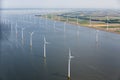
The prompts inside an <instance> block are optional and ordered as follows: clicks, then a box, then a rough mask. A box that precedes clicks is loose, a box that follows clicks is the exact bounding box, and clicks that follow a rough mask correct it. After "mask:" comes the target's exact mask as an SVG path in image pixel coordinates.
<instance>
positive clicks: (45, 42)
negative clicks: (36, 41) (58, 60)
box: [44, 36, 49, 58]
mask: <svg viewBox="0 0 120 80" xmlns="http://www.w3.org/2000/svg"><path fill="white" fill-rule="evenodd" d="M47 44H49V42H47V41H46V38H45V36H44V58H46V45H47Z"/></svg>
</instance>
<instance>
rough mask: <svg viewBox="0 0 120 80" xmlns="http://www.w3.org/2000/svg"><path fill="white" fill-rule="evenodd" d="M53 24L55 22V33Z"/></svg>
mask: <svg viewBox="0 0 120 80" xmlns="http://www.w3.org/2000/svg"><path fill="white" fill-rule="evenodd" d="M55 24H56V21H54V32H55V26H56V25H55Z"/></svg>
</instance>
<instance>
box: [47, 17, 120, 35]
mask: <svg viewBox="0 0 120 80" xmlns="http://www.w3.org/2000/svg"><path fill="white" fill-rule="evenodd" d="M47 19H49V20H53V21H59V22H66V21H61V20H56V19H50V18H47ZM66 23H68V24H71V25H75V26H79V27H86V28H92V29H96V30H101V31H105V32H110V33H115V34H120V32H115V31H111V30H109V29H111V28H108V30H107V28H97V26H95V25H94V24H93V25H94V26H95V27H93V25H92V26H91V27H90V26H87V24H85V25H86V26H84V25H80V24H76V23H71V22H66ZM119 30H120V29H119Z"/></svg>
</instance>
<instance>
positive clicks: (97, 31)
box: [96, 30, 99, 43]
mask: <svg viewBox="0 0 120 80" xmlns="http://www.w3.org/2000/svg"><path fill="white" fill-rule="evenodd" d="M98 33H99V30H96V43H98Z"/></svg>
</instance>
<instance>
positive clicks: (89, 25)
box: [89, 16, 92, 27]
mask: <svg viewBox="0 0 120 80" xmlns="http://www.w3.org/2000/svg"><path fill="white" fill-rule="evenodd" d="M89 23H90V24H89V26H90V27H91V26H92V25H91V24H92V22H91V16H90V22H89Z"/></svg>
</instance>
